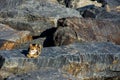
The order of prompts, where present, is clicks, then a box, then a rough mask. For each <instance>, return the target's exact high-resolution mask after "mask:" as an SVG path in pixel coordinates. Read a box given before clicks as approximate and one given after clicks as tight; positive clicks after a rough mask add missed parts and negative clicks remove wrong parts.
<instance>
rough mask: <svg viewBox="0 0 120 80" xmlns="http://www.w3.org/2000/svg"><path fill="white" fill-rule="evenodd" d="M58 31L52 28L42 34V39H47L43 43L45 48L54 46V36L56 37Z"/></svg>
mask: <svg viewBox="0 0 120 80" xmlns="http://www.w3.org/2000/svg"><path fill="white" fill-rule="evenodd" d="M56 29H57V28H50V29H47V30H46V31H44V32H42V33H41V35H40V37H46V39H45V41H44V43H43V47H50V46H54V41H53V35H54V33H55V31H56Z"/></svg>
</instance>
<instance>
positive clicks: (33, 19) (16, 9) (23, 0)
mask: <svg viewBox="0 0 120 80" xmlns="http://www.w3.org/2000/svg"><path fill="white" fill-rule="evenodd" d="M3 4H6V6H4V5H3ZM17 4H18V5H17ZM3 6H4V8H3ZM8 6H9V8H8ZM0 7H1V12H0V17H1V18H2V19H1V20H0V22H1V23H4V24H7V25H9V26H10V27H12V28H14V29H17V30H29V31H31V34H32V35H35V36H38V35H40V33H42V32H43V31H45V30H46V29H50V28H52V27H54V26H55V25H52V24H51V18H52V19H53V21H54V19H55V20H56V19H59V18H63V17H70V16H71V17H72V16H76V17H80V15H79V12H77V11H76V10H74V9H68V8H65V7H62V6H60V5H58V4H52V3H49V2H45V1H44V0H40V1H39V0H38V1H36V0H19V1H17V0H12V1H11V0H4V1H3V3H2V2H0ZM55 24H56V23H55Z"/></svg>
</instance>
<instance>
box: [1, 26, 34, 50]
mask: <svg viewBox="0 0 120 80" xmlns="http://www.w3.org/2000/svg"><path fill="white" fill-rule="evenodd" d="M31 40H32V36H31V35H30V32H29V31H17V30H15V29H12V28H11V27H9V26H8V25H4V24H0V50H5V49H7V50H10V49H13V48H14V47H15V46H16V45H19V44H21V43H25V42H27V41H31Z"/></svg>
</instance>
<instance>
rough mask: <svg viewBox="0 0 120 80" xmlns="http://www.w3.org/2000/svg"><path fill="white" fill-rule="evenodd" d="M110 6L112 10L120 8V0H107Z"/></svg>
mask: <svg viewBox="0 0 120 80" xmlns="http://www.w3.org/2000/svg"><path fill="white" fill-rule="evenodd" d="M106 2H107V3H108V5H110V8H116V7H118V6H120V0H106Z"/></svg>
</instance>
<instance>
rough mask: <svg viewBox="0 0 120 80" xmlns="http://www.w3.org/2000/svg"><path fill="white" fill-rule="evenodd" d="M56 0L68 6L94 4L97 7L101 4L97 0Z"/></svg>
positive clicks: (78, 6) (75, 6) (76, 6)
mask: <svg viewBox="0 0 120 80" xmlns="http://www.w3.org/2000/svg"><path fill="white" fill-rule="evenodd" d="M58 2H59V3H60V4H62V5H65V6H66V7H69V8H80V7H84V6H87V5H95V6H99V7H101V6H102V4H101V3H98V2H97V1H92V0H85V1H84V0H58Z"/></svg>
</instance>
